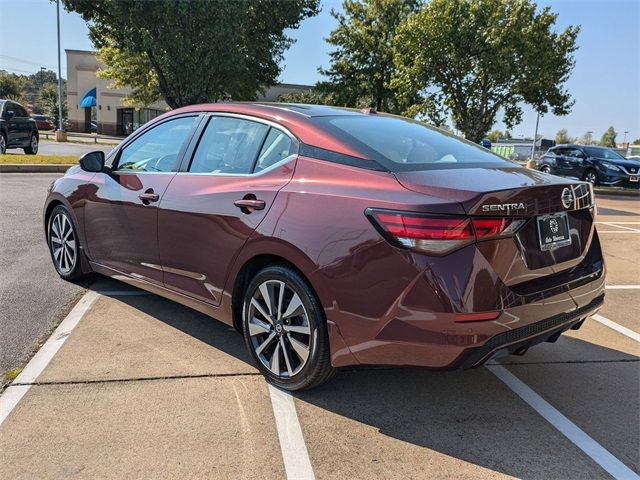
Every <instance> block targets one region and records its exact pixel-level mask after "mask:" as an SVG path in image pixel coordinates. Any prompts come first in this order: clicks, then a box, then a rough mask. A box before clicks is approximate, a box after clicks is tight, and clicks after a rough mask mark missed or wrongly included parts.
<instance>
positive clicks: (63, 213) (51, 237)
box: [47, 205, 86, 281]
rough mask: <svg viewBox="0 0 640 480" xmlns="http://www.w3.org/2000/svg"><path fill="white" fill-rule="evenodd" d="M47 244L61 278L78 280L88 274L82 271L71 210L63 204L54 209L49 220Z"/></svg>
mask: <svg viewBox="0 0 640 480" xmlns="http://www.w3.org/2000/svg"><path fill="white" fill-rule="evenodd" d="M47 244H48V246H49V253H50V254H51V260H52V261H53V266H54V267H55V269H56V272H58V275H60V277H61V278H63V279H64V280H68V281H76V280H80V279H81V278H84V277H85V276H86V275H85V273H84V272H83V271H82V261H81V255H83V253H82V250H81V249H80V242H79V240H78V233H77V230H76V226H75V225H74V223H73V218H72V217H71V214H70V213H69V211H68V210H67V209H66V208H65V207H63V206H62V205H58V206H57V207H55V208H54V209H53V211H52V212H51V215H49V220H48V221H47Z"/></svg>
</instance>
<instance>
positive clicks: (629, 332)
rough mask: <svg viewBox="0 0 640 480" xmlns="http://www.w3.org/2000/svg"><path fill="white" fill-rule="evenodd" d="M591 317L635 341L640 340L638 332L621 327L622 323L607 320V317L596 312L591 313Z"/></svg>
mask: <svg viewBox="0 0 640 480" xmlns="http://www.w3.org/2000/svg"><path fill="white" fill-rule="evenodd" d="M591 318H592V319H594V320H595V321H596V322H600V323H601V324H603V325H605V326H607V327H609V328H611V329H613V330H615V331H616V332H619V333H621V334H623V335H626V336H627V337H629V338H631V339H632V340H635V341H636V342H640V333H636V332H634V331H633V330H631V329H629V328H627V327H623V326H622V325H619V324H617V323H616V322H614V321H612V320H609V319H608V318H605V317H603V316H602V315H600V314H598V313H596V314H595V315H591Z"/></svg>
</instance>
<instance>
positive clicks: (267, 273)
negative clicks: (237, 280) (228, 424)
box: [242, 265, 335, 390]
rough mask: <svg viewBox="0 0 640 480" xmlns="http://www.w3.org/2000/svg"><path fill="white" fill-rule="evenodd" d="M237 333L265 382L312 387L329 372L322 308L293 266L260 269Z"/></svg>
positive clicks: (252, 284) (249, 293)
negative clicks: (241, 331) (241, 337)
mask: <svg viewBox="0 0 640 480" xmlns="http://www.w3.org/2000/svg"><path fill="white" fill-rule="evenodd" d="M242 322H243V333H244V339H245V343H246V345H247V349H248V350H249V354H250V355H251V356H252V357H253V359H254V361H255V362H256V364H257V366H258V369H259V370H260V372H261V373H262V374H263V375H264V376H265V377H266V378H267V380H268V381H269V382H270V383H272V384H274V385H276V386H278V387H281V388H284V389H286V390H303V389H309V388H313V387H316V386H318V385H320V384H322V383H324V382H326V381H327V380H328V379H329V378H331V376H333V373H334V371H335V370H334V368H333V367H332V366H331V358H330V352H329V338H328V334H327V323H326V320H325V317H324V310H323V309H322V307H321V305H320V303H319V302H318V300H317V299H316V296H315V294H314V292H313V290H312V289H311V287H310V285H309V284H308V283H307V281H306V280H305V279H304V278H303V277H302V275H300V273H298V272H297V271H295V270H294V269H292V268H290V267H288V266H285V265H274V266H271V267H267V268H264V269H262V270H261V271H260V272H258V274H257V275H256V276H255V277H254V278H253V280H252V281H251V283H250V284H249V287H248V288H247V290H246V293H245V297H244V304H243V309H242Z"/></svg>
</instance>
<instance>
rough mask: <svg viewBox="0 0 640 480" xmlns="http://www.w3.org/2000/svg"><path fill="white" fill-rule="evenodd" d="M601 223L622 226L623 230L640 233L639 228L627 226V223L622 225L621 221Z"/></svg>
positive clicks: (609, 225)
mask: <svg viewBox="0 0 640 480" xmlns="http://www.w3.org/2000/svg"><path fill="white" fill-rule="evenodd" d="M600 223H602V224H603V225H607V226H608V227H616V228H622V229H623V230H630V231H632V232H636V233H640V230H638V229H637V228H631V227H627V226H626V225H622V224H621V223H620V222H600Z"/></svg>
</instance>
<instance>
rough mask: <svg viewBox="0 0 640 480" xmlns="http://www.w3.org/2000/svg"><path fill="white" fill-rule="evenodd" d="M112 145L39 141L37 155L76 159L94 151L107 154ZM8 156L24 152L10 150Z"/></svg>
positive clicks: (16, 149) (15, 149)
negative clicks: (66, 156)
mask: <svg viewBox="0 0 640 480" xmlns="http://www.w3.org/2000/svg"><path fill="white" fill-rule="evenodd" d="M115 146H116V144H115V143H114V144H113V145H111V144H110V145H105V144H103V143H90V142H82V143H80V142H77V141H76V142H54V141H53V140H44V139H43V140H40V145H39V146H38V153H39V154H40V155H77V156H78V157H79V156H80V155H82V154H84V153H87V152H92V151H94V150H102V151H103V152H104V153H109V152H110V151H111V150H112V149H113V147H115ZM7 154H8V155H24V154H25V153H24V151H23V150H22V149H21V148H11V149H9V150H7Z"/></svg>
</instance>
